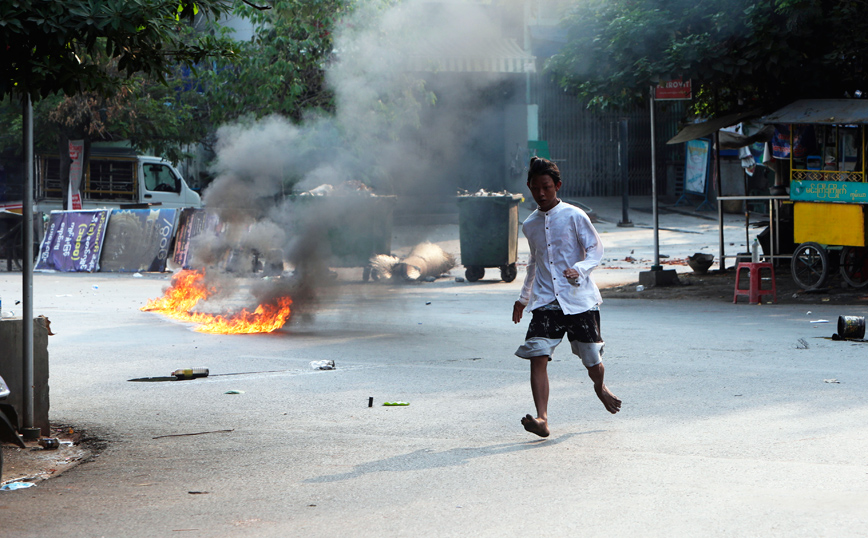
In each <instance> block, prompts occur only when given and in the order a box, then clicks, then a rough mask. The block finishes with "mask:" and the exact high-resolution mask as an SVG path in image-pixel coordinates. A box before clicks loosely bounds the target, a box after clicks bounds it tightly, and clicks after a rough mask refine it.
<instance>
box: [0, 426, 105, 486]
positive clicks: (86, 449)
mask: <svg viewBox="0 0 868 538" xmlns="http://www.w3.org/2000/svg"><path fill="white" fill-rule="evenodd" d="M51 437H53V438H56V439H57V440H58V441H59V446H58V448H57V449H54V450H47V449H44V448H42V447H41V446H40V445H39V443H38V442H36V441H28V442H26V444H27V448H18V447H16V446H14V445H3V447H2V450H3V477H2V479H0V485H3V484H8V483H10V482H34V483H35V482H40V481H42V480H46V479H48V478H52V477H55V476H58V475H59V474H61V473H63V472H64V471H67V470H69V469H71V468H73V467H75V466H76V465H78V464H79V463H82V462H85V461H88V460H90V459H91V458H93V457H94V456H95V455H96V454H97V453H98V452H99V451H100V450H102V448H104V446H105V443H104V442H102V441H100V440H99V439H95V438H91V437H88V436H86V435H84V434H83V433H82V432H80V431H77V430H76V429H75V428H73V427H71V426H68V425H61V424H56V425H52V427H51Z"/></svg>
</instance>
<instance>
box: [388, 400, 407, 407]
mask: <svg viewBox="0 0 868 538" xmlns="http://www.w3.org/2000/svg"><path fill="white" fill-rule="evenodd" d="M383 405H387V406H402V405H410V402H401V401H398V402H383Z"/></svg>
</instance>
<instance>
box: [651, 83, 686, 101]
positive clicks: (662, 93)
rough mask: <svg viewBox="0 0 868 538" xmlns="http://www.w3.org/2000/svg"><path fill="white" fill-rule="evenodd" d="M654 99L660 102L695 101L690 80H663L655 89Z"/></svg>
mask: <svg viewBox="0 0 868 538" xmlns="http://www.w3.org/2000/svg"><path fill="white" fill-rule="evenodd" d="M654 99H656V100H658V101H684V100H690V99H693V90H692V88H691V87H690V79H688V80H681V79H680V78H677V79H674V80H661V81H660V84H658V85H657V88H655V89H654Z"/></svg>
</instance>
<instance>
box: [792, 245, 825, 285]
mask: <svg viewBox="0 0 868 538" xmlns="http://www.w3.org/2000/svg"><path fill="white" fill-rule="evenodd" d="M790 271H791V272H792V274H793V280H795V281H796V284H798V285H799V286H801V287H802V288H803V289H806V290H815V289H817V288H819V287H821V286H822V285H823V284H824V283H825V282H826V278H827V277H828V276H829V254H828V252H826V249H825V248H823V247H822V246H821V245H819V244H817V243H813V242H808V243H802V244H801V245H799V246H798V248H796V251H795V252H793V261H792V263H791V264H790Z"/></svg>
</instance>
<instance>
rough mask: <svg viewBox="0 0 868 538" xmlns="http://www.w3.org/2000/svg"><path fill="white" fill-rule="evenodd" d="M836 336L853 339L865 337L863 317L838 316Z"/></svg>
mask: <svg viewBox="0 0 868 538" xmlns="http://www.w3.org/2000/svg"><path fill="white" fill-rule="evenodd" d="M838 336H840V337H841V338H850V339H853V340H861V339H862V338H865V318H864V317H862V316H838Z"/></svg>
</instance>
